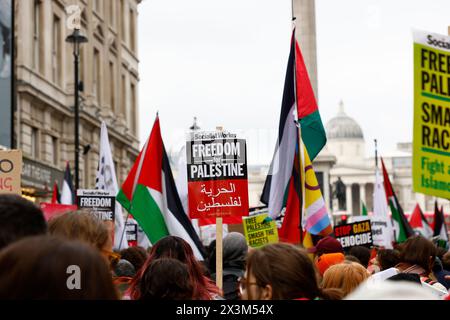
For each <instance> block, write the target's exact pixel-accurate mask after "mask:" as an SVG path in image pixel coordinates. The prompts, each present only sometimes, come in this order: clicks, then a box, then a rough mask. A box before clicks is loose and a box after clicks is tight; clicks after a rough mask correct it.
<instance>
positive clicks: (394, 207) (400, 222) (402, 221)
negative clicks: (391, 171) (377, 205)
mask: <svg viewBox="0 0 450 320" xmlns="http://www.w3.org/2000/svg"><path fill="white" fill-rule="evenodd" d="M381 166H382V168H383V182H384V190H385V192H386V198H387V202H388V204H389V208H390V209H391V214H392V219H393V224H394V229H395V231H396V235H395V240H396V242H397V243H401V242H404V241H406V239H408V238H409V237H411V236H412V235H414V230H413V229H412V228H411V226H410V225H409V222H408V219H407V218H406V216H405V214H404V213H403V209H402V207H401V206H400V203H399V201H398V199H397V195H396V194H395V192H394V189H393V188H392V184H391V181H390V180H389V175H388V173H387V171H386V167H385V166H384V161H383V158H381Z"/></svg>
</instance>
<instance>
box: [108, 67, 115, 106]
mask: <svg viewBox="0 0 450 320" xmlns="http://www.w3.org/2000/svg"><path fill="white" fill-rule="evenodd" d="M114 79H115V76H114V62H112V61H110V62H109V90H110V92H109V96H110V101H109V103H110V106H111V110H112V111H113V112H115V111H116V101H115V95H116V90H115V88H114V84H115V83H114Z"/></svg>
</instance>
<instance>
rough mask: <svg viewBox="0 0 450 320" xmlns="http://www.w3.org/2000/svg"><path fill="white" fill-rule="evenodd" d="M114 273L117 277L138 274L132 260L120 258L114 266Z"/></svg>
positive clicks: (130, 276) (129, 276)
mask: <svg viewBox="0 0 450 320" xmlns="http://www.w3.org/2000/svg"><path fill="white" fill-rule="evenodd" d="M114 274H115V276H116V277H128V278H132V277H134V276H135V275H136V269H135V268H134V266H133V265H132V264H131V262H129V261H127V260H125V259H120V260H119V261H118V262H117V264H116V265H115V267H114Z"/></svg>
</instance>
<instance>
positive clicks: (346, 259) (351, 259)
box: [345, 254, 361, 264]
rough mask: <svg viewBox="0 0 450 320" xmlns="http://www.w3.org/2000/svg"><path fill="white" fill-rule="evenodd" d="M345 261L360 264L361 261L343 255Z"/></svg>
mask: <svg viewBox="0 0 450 320" xmlns="http://www.w3.org/2000/svg"><path fill="white" fill-rule="evenodd" d="M345 261H352V262H356V263H359V264H361V261H359V259H358V258H357V257H355V256H352V255H349V254H346V255H345Z"/></svg>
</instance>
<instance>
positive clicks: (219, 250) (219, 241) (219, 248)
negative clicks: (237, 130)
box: [216, 126, 223, 290]
mask: <svg viewBox="0 0 450 320" xmlns="http://www.w3.org/2000/svg"><path fill="white" fill-rule="evenodd" d="M216 130H217V131H219V132H222V131H223V127H219V126H218V127H216ZM222 256H223V218H222V217H216V286H217V287H218V288H219V289H220V290H222V289H223V262H222Z"/></svg>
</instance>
